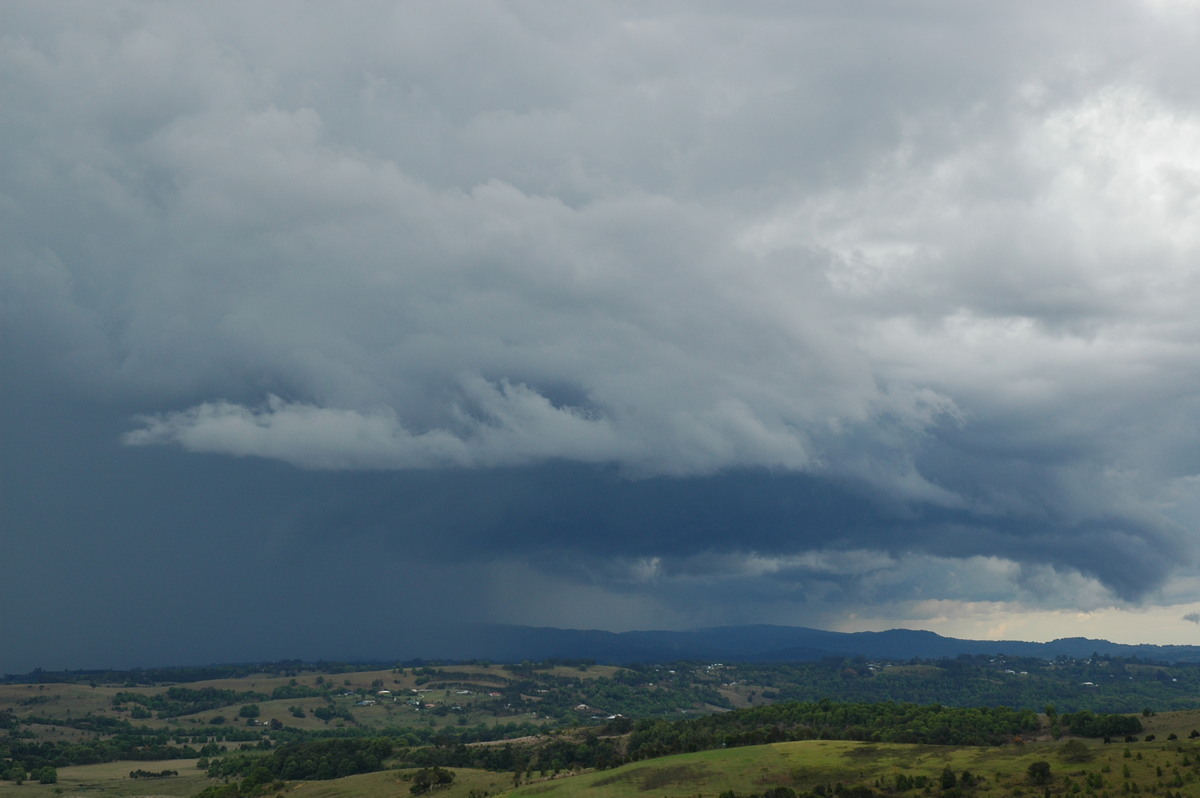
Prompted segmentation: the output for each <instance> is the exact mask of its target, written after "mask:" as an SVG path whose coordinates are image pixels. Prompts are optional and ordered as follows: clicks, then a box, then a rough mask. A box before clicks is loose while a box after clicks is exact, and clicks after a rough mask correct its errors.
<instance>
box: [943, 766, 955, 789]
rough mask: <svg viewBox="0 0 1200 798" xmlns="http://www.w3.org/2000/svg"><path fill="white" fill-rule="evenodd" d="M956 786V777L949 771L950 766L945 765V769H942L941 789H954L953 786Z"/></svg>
mask: <svg viewBox="0 0 1200 798" xmlns="http://www.w3.org/2000/svg"><path fill="white" fill-rule="evenodd" d="M956 784H958V777H957V776H955V775H954V771H953V770H951V768H950V766H949V765H946V767H945V768H943V769H942V789H943V790H951V789H954V785H956Z"/></svg>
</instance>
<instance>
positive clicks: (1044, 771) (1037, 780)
mask: <svg viewBox="0 0 1200 798" xmlns="http://www.w3.org/2000/svg"><path fill="white" fill-rule="evenodd" d="M1027 772H1028V774H1029V783H1030V784H1049V783H1050V782H1051V781H1053V780H1054V777H1053V776H1052V775H1051V774H1050V763H1049V762H1046V761H1042V760H1039V761H1037V762H1034V763H1033V764H1031V765H1030V766H1029V769H1028V771H1027Z"/></svg>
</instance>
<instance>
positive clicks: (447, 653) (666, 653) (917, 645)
mask: <svg viewBox="0 0 1200 798" xmlns="http://www.w3.org/2000/svg"><path fill="white" fill-rule="evenodd" d="M405 638H406V639H405V642H404V645H403V646H402V648H403V649H404V650H406V651H419V652H420V656H421V657H422V658H424V659H431V660H432V659H457V660H462V659H486V660H492V661H494V662H520V661H523V660H529V661H538V660H545V659H555V658H557V659H592V660H595V661H597V662H600V663H610V664H623V663H631V662H665V661H672V660H684V659H688V660H708V661H715V662H720V661H730V662H739V661H740V662H804V661H814V660H820V659H824V658H826V657H840V656H849V657H856V656H863V657H868V658H875V659H890V660H909V659H941V658H945V657H957V656H958V655H960V654H1006V655H1008V656H1026V657H1042V658H1046V659H1052V658H1054V657H1057V656H1059V655H1065V656H1068V657H1075V658H1080V659H1082V658H1086V657H1089V656H1091V655H1092V654H1093V653H1097V654H1101V655H1111V656H1117V657H1137V658H1139V659H1145V660H1154V661H1159V662H1200V646H1191V645H1177V646H1157V645H1148V644H1140V645H1126V644H1123V643H1113V642H1110V641H1108V640H1094V639H1091V638H1085V637H1067V638H1060V639H1058V640H1052V641H1050V642H1049V643H1030V642H1025V641H1021V640H959V639H956V638H953V637H943V636H942V635H939V634H935V633H934V632H925V631H916V630H911V629H891V630H888V631H886V632H827V631H823V630H820V629H808V628H804V627H799V626H768V625H753V626H720V627H713V628H708V629H695V630H691V631H684V632H670V631H643V632H602V631H597V630H580V629H554V628H547V627H533V626H510V625H503V624H466V625H462V626H458V627H449V628H447V627H444V626H443V627H439V628H438V629H436V630H434V629H429V630H410V631H409V632H408V633H406V635H405Z"/></svg>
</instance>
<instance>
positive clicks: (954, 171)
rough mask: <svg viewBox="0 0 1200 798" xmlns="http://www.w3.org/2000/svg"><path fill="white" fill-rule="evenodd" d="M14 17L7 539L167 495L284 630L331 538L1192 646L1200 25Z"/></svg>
mask: <svg viewBox="0 0 1200 798" xmlns="http://www.w3.org/2000/svg"><path fill="white" fill-rule="evenodd" d="M0 19H2V20H3V25H2V29H3V30H4V33H3V34H2V35H0V118H2V119H3V121H4V125H3V129H4V131H5V132H4V133H3V134H2V135H3V140H4V144H5V146H4V147H3V148H0V207H2V208H3V212H2V213H0V238H2V240H3V242H4V243H3V259H2V262H0V280H2V281H3V283H2V288H3V294H4V314H3V315H4V318H3V324H4V361H3V362H4V378H5V382H6V383H9V384H10V385H12V386H19V387H14V388H13V389H12V391H11V392H10V396H9V397H7V398H6V400H5V410H6V418H5V424H6V426H8V427H11V428H14V429H15V428H18V427H20V428H22V429H23V430H24V432H22V434H20V435H17V436H13V437H12V438H11V439H10V441H9V442H7V443H6V450H7V452H6V456H5V460H6V470H7V471H8V472H9V473H10V475H11V476H12V477H13V478H20V479H22V480H24V483H23V484H28V485H29V488H28V490H23V491H21V492H19V493H18V492H17V491H15V490H13V491H11V495H10V496H7V497H6V504H8V505H9V506H10V508H11V512H6V513H5V515H6V516H7V519H6V525H8V524H11V525H12V531H11V532H10V533H7V534H8V536H10V537H13V538H14V539H17V538H20V539H24V540H27V541H28V540H35V539H36V536H37V535H39V534H45V532H44V530H42V531H39V528H38V527H37V524H43V525H50V526H53V527H54V528H55V529H56V530H58V531H57V532H56V533H55V535H60V536H61V541H62V542H63V543H64V544H68V545H67V549H68V550H70V545H69V543H70V542H71V541H76V540H79V541H85V540H87V539H89V536H90V535H91V534H94V533H95V530H94V529H92V530H90V531H89V529H88V526H89V524H88V520H89V519H95V518H105V517H108V515H109V512H106V511H102V508H106V507H110V505H112V504H119V503H123V502H129V501H139V502H144V503H145V504H143V505H142V509H140V510H138V511H137V513H135V516H138V517H139V518H140V520H139V521H138V523H139V524H142V525H145V526H149V527H154V528H156V529H161V530H163V531H162V532H160V533H159V534H158V536H157V537H156V538H155V546H154V547H152V549H153V550H154V551H157V552H158V553H157V554H153V555H152V556H151V559H152V560H154V561H155V562H167V561H171V560H172V558H173V557H174V556H175V552H178V551H183V550H185V549H188V548H189V547H194V546H195V545H196V541H197V540H203V539H207V538H211V539H212V540H214V541H216V540H224V541H226V543H227V544H232V540H233V539H236V540H238V541H240V545H243V546H248V547H249V548H250V549H251V550H253V551H255V552H257V554H256V555H255V556H256V558H257V559H258V564H257V566H256V567H255V568H254V569H252V570H247V571H244V572H243V575H244V576H245V577H246V578H247V579H249V578H251V573H253V574H256V575H257V578H260V579H264V580H265V581H266V582H268V583H270V584H271V585H272V586H273V589H274V590H277V591H278V595H279V598H278V599H277V601H276V602H275V603H276V604H277V610H278V612H284V611H285V610H284V609H283V608H284V607H286V606H287V603H288V601H287V599H288V597H290V596H293V595H298V594H297V591H298V590H303V591H308V590H309V589H310V586H305V585H304V584H303V581H302V580H298V579H295V578H294V576H295V573H299V572H305V571H306V567H309V568H311V567H315V565H316V564H317V563H318V562H320V557H321V555H320V554H319V553H320V552H328V551H329V549H330V548H331V547H332V548H334V549H336V550H338V551H340V552H343V554H344V556H345V557H346V558H347V561H346V562H345V563H343V567H344V568H346V569H352V568H353V567H354V566H353V564H352V563H353V562H354V561H355V559H354V556H351V554H350V552H357V553H358V554H359V555H361V554H362V553H363V552H365V551H373V552H392V553H390V554H387V555H377V556H386V558H398V559H399V556H398V555H396V554H395V553H394V552H397V551H402V552H404V556H405V557H414V558H418V559H421V560H424V561H427V562H430V563H433V562H436V563H437V567H438V568H441V569H445V570H446V572H447V573H458V574H459V575H460V581H461V582H463V583H464V584H468V585H469V587H465V588H464V595H463V597H462V599H461V602H457V603H456V602H451V603H450V605H447V606H446V607H445V608H444V611H445V612H447V613H458V612H466V611H468V609H467V608H469V607H478V606H480V605H481V604H482V605H486V606H487V607H488V610H487V612H488V613H489V617H488V618H486V620H511V621H518V622H521V621H545V622H550V621H552V622H555V623H559V624H561V625H593V626H605V627H606V628H614V629H616V628H631V627H634V626H642V627H646V626H661V625H672V626H687V625H693V624H696V623H704V622H708V621H714V622H746V621H756V620H770V621H774V622H796V623H814V624H815V623H821V624H824V625H827V626H838V625H843V626H845V625H847V624H848V625H850V626H853V622H851V621H848V620H847V617H848V616H849V615H850V614H852V613H853V614H857V615H858V616H860V617H863V618H868V617H869V618H872V619H873V620H872V623H875V622H877V620H878V619H879V618H885V619H886V617H887V616H886V613H887V612H895V613H899V614H894V615H893V616H891V617H892V618H893V619H894V620H895V622H896V623H901V622H903V623H908V624H910V625H920V624H922V623H924V622H929V623H933V622H934V621H936V620H937V619H941V620H943V621H944V620H945V618H946V614H947V612H950V613H951V614H953V612H954V611H953V610H948V609H947V608H952V607H958V608H959V609H960V611H961V613H962V614H966V615H969V614H970V613H971V612H973V611H974V610H972V609H971V608H978V607H980V606H981V604H982V603H987V604H988V606H990V607H992V608H993V610H994V611H989V612H991V615H989V621H988V623H989V624H993V622H994V621H995V618H994V617H992V616H996V617H999V616H1002V615H1004V613H1006V612H1007V613H1009V614H1011V615H1012V616H1014V617H1017V616H1019V615H1020V614H1021V613H1022V612H1026V611H1045V612H1061V611H1071V612H1099V611H1108V610H1111V609H1113V608H1117V609H1120V610H1122V611H1128V612H1131V613H1136V612H1147V611H1151V610H1152V609H1153V608H1155V607H1161V608H1163V612H1164V613H1165V615H1164V617H1166V616H1169V617H1171V618H1173V619H1175V623H1176V626H1175V627H1174V628H1175V630H1176V632H1175V633H1176V634H1178V635H1185V634H1187V633H1188V629H1190V628H1191V627H1192V624H1188V623H1186V621H1185V622H1184V623H1179V622H1178V619H1179V618H1180V616H1181V615H1182V614H1184V613H1185V612H1186V611H1187V610H1195V609H1196V605H1197V603H1198V602H1200V587H1198V583H1200V532H1198V530H1197V521H1198V520H1200V421H1198V419H1200V354H1198V353H1200V349H1198V348H1197V345H1198V344H1200V314H1198V313H1196V312H1195V308H1196V307H1197V306H1200V269H1198V268H1197V263H1200V224H1197V220H1198V219H1200V150H1198V149H1197V147H1196V142H1197V141H1200V96H1198V95H1197V89H1196V88H1195V85H1194V80H1192V79H1191V77H1190V76H1192V75H1194V74H1197V73H1198V72H1200V55H1198V54H1197V53H1196V52H1195V48H1194V46H1193V44H1194V41H1195V39H1196V36H1197V34H1200V31H1198V30H1197V28H1198V27H1200V21H1198V20H1200V16H1198V15H1197V13H1196V9H1195V8H1194V7H1190V6H1188V5H1187V4H1175V3H1166V2H1149V1H1147V2H1122V3H1110V4H1106V5H1104V6H1103V7H1097V6H1096V5H1095V4H1093V3H1085V2H1079V3H1060V4H1056V5H1054V6H1053V7H1052V8H1041V7H1033V6H1029V7H1006V6H1000V5H996V6H984V5H971V6H964V5H963V4H961V3H950V2H924V3H907V4H903V5H897V4H894V3H874V4H872V3H865V4H855V5H854V6H852V7H850V6H843V5H837V4H827V5H823V6H822V5H817V6H814V5H811V4H806V5H799V6H798V5H793V4H777V3H760V4H750V5H749V6H747V5H746V4H727V3H700V4H696V3H662V4H655V5H653V6H650V7H646V6H644V5H642V4H624V3H608V4H599V5H593V6H585V7H571V8H567V7H562V6H559V5H558V4H553V3H521V2H514V3H490V2H478V3H463V4H439V3H427V4H402V5H396V4H387V3H355V4H351V5H349V6H346V7H338V8H332V7H330V6H327V5H323V4H316V3H313V4H299V5H297V4H290V3H289V4H283V3H280V4H272V3H266V4H253V5H244V4H231V3H212V4H204V5H197V6H187V5H171V4H166V5H164V4H140V3H130V4H125V3H109V4H104V5H103V6H93V5H73V4H56V3H49V4H47V3H7V4H5V5H4V7H3V8H2V9H0ZM64 427H66V428H71V429H75V430H77V437H76V438H74V439H71V440H68V439H67V438H65V436H63V435H62V434H60V433H59V432H58V431H56V430H61V429H62V428H64ZM72 440H73V441H74V442H73V443H72ZM35 455H36V457H35ZM30 458H34V459H37V460H39V461H45V463H44V465H43V466H29V465H28V461H29V460H30ZM55 463H57V464H58V465H57V466H56V465H55ZM68 463H69V464H70V465H69V467H68V466H67V465H66V464H68ZM113 463H118V464H120V465H119V467H114V469H113V471H112V472H111V473H112V486H111V491H110V492H108V493H104V492H97V493H95V494H94V495H92V494H87V495H86V501H85V500H82V499H73V498H72V497H73V495H74V494H75V492H76V491H77V490H78V488H79V483H78V482H76V481H73V480H72V479H69V478H68V477H67V475H69V474H72V473H75V469H82V472H89V469H97V468H103V467H105V466H104V464H110V465H111V464H113ZM167 464H169V465H167ZM166 473H170V474H174V475H175V476H171V477H169V479H171V480H178V481H177V482H172V483H171V484H175V485H179V486H183V485H187V486H188V487H187V488H186V489H185V488H183V487H180V488H179V490H183V491H185V492H195V496H199V495H204V493H205V488H204V486H205V485H211V486H214V488H215V486H216V485H220V486H222V490H223V491H225V493H223V494H222V493H217V494H214V497H213V501H214V503H216V504H218V505H221V509H220V511H219V512H212V511H211V510H209V509H206V508H205V506H204V503H203V502H201V501H199V500H197V499H195V498H193V499H192V500H189V501H187V502H183V503H182V504H180V505H178V506H172V505H171V504H170V503H168V502H159V501H155V500H154V499H153V498H152V496H153V495H155V490H154V489H153V488H152V487H149V488H148V487H147V485H150V486H153V485H154V484H156V480H163V479H168V477H166V476H164V474H166ZM189 474H190V476H189ZM234 475H236V478H235V476H234ZM35 483H36V484H35ZM55 496H57V497H58V498H59V501H60V502H61V507H59V508H58V509H57V510H56V511H54V512H50V511H49V510H47V508H46V507H45V506H44V505H38V506H35V498H34V497H38V498H37V501H42V502H44V501H53V500H52V499H51V498H50V497H55ZM235 496H236V497H240V498H237V500H236V501H233V502H232V504H233V506H230V502H229V501H228V499H229V498H230V497H235ZM210 513H211V515H210ZM118 518H122V519H125V520H122V521H118V520H117V519H118ZM35 519H37V524H34V523H33V521H34V520H35ZM127 520H128V519H127V517H126V516H123V515H121V514H119V513H118V514H116V515H114V516H112V520H111V523H112V524H113V526H114V527H116V526H120V525H122V524H123V523H125V521H127ZM218 526H219V527H220V528H217V527H218ZM172 529H174V530H175V531H174V532H172V531H171V530H172ZM233 529H237V530H238V531H237V533H236V534H234V533H233V532H232V531H231V530H233ZM106 534H110V535H112V541H113V545H112V547H111V548H110V549H109V553H108V554H107V555H105V556H107V557H111V558H112V559H113V560H114V561H115V560H117V559H119V558H120V557H119V556H118V555H119V554H120V553H122V552H124V553H126V554H128V553H130V552H132V551H136V550H140V549H139V545H138V543H137V542H136V539H135V538H134V537H131V533H130V532H128V531H127V530H126V531H122V532H116V531H110V532H108V533H106ZM231 536H232V538H231ZM29 545H32V544H29ZM68 556H73V555H68ZM192 556H194V557H196V558H197V559H196V561H195V562H196V567H195V569H194V570H192V569H189V570H188V572H187V573H186V574H185V575H182V576H181V578H182V579H183V581H184V583H189V582H190V581H192V580H201V579H202V578H203V576H202V574H203V573H205V571H206V567H205V566H206V565H207V566H212V567H215V566H216V563H217V561H216V560H215V559H213V555H211V554H205V553H204V548H203V547H201V548H200V551H199V552H197V553H194V554H193V555H192ZM355 556H357V555H355ZM389 561H390V559H389ZM285 573H286V574H289V576H287V577H285V576H284V574H285ZM538 580H540V582H539V581H538ZM33 581H34V580H33V578H32V577H30V584H32V583H33ZM436 581H437V580H436V578H432V577H431V578H430V579H415V580H414V581H413V583H412V584H411V585H409V586H408V587H407V588H406V587H403V586H394V587H390V588H388V589H387V590H386V591H385V594H386V595H384V596H379V597H377V598H378V599H379V600H387V601H396V602H404V601H415V600H416V597H417V596H418V595H420V591H421V590H422V589H424V587H425V586H426V585H427V584H435V583H436ZM531 583H538V584H540V585H542V587H541V591H542V595H541V598H540V599H538V600H531V598H530V597H529V596H528V595H521V591H519V590H518V589H517V588H516V586H517V585H527V584H531ZM23 584H24V583H23ZM358 590H360V588H358V587H356V581H355V580H354V579H352V578H350V577H349V576H346V575H345V574H343V575H342V576H340V577H338V578H337V579H334V580H333V583H332V584H331V585H330V589H329V590H328V591H326V601H327V602H328V604H329V607H330V608H331V609H330V611H329V612H330V617H332V616H334V615H336V614H337V613H336V612H335V611H334V610H333V609H332V608H333V607H338V606H345V607H350V606H353V605H354V604H355V603H356V602H358V601H360V600H361V599H362V596H361V595H360V594H359V593H358ZM89 591H91V592H93V593H94V594H95V595H98V596H103V595H107V594H108V591H109V588H108V587H107V585H106V583H105V581H104V580H103V579H101V580H98V581H97V582H96V583H95V584H94V585H93V586H92V587H91V588H89ZM80 595H83V594H82V593H81V594H80ZM113 595H114V599H113V601H114V602H115V603H117V604H120V605H122V606H125V605H128V604H129V601H128V600H125V599H118V598H115V596H117V593H116V592H115V591H114V592H113ZM548 595H553V596H554V597H555V599H556V601H554V602H549V603H548V602H546V601H545V598H546V596H548ZM4 598H5V602H6V604H8V603H9V602H13V606H14V607H15V606H17V605H18V604H20V603H21V600H20V598H19V597H18V595H17V588H15V587H13V588H10V589H9V592H8V594H7V595H5V596H4ZM930 602H933V603H932V604H930ZM548 604H550V605H554V606H556V607H558V608H560V609H561V613H560V615H558V616H555V617H552V618H547V617H544V616H543V615H539V614H538V613H539V612H545V611H546V610H545V607H546V606H547V605H548ZM130 606H131V605H130ZM597 607H600V608H603V609H602V610H596V609H595V608H597ZM931 607H935V609H930V608H931ZM888 608H891V609H888ZM895 608H900V609H899V610H896V609H895ZM995 608H1000V609H999V610H996V609H995ZM1005 608H1007V609H1005ZM1181 608H1182V609H1181ZM129 611H130V612H133V614H134V615H135V616H136V614H137V613H136V611H133V610H129ZM189 612H192V611H189ZM572 612H574V613H576V614H574V615H572ZM904 613H908V614H907V615H905V614H904ZM194 614H195V615H196V617H197V618H198V619H199V618H201V615H200V614H198V611H196V612H195V613H194ZM6 615H8V613H7V612H6ZM11 617H13V618H17V617H20V618H21V620H20V621H14V625H15V626H16V627H17V628H19V629H20V630H22V634H23V635H24V636H23V637H22V638H21V639H24V640H27V641H30V645H32V644H33V641H34V640H35V639H36V633H35V631H34V630H36V629H37V628H38V626H39V621H38V619H39V618H40V617H42V615H41V614H40V611H38V610H37V609H36V608H34V607H32V606H29V607H27V608H26V609H24V610H22V611H21V612H20V613H16V612H14V613H13V614H12V616H11ZM1189 617H1194V616H1189ZM114 623H115V622H114ZM1185 627H1186V628H1185ZM943 628H945V629H948V630H959V629H961V628H963V627H951V626H946V627H943ZM1062 631H1063V633H1068V632H1069V628H1064V629H1063V630H1062ZM1164 642H1166V641H1164ZM1175 642H1188V641H1185V640H1176V641H1175ZM275 645H276V646H277V647H280V646H284V645H285V641H283V640H282V638H281V639H280V640H279V641H276V643H275ZM287 645H293V643H292V642H287ZM294 645H296V646H298V647H302V643H300V642H295V643H294ZM96 651H97V652H98V653H96V654H95V656H119V654H116V653H110V652H109V649H96ZM114 651H116V649H114ZM297 653H299V654H301V655H303V654H304V653H305V652H303V651H299V652H297ZM47 656H50V655H47ZM180 656H184V655H183V654H181V655H180ZM188 656H190V654H189V655H188ZM231 656H233V654H231ZM75 664H76V665H79V664H91V663H75Z"/></svg>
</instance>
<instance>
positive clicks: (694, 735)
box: [627, 701, 1039, 760]
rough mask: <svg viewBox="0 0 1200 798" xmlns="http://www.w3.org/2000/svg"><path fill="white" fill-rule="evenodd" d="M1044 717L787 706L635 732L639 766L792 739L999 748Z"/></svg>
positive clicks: (632, 754) (642, 724)
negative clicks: (643, 761)
mask: <svg viewBox="0 0 1200 798" xmlns="http://www.w3.org/2000/svg"><path fill="white" fill-rule="evenodd" d="M1038 724H1039V721H1038V716H1037V714H1036V713H1035V712H1033V711H1031V710H1016V709H1011V708H1009V707H983V708H970V709H962V708H953V707H944V706H940V705H936V704H935V705H930V706H917V705H915V704H893V703H883V704H837V703H834V702H831V701H820V702H817V703H811V702H809V703H782V704H774V705H771V706H766V707H756V708H753V709H741V710H736V711H733V712H726V713H723V714H719V715H710V716H707V717H703V718H694V719H690V720H681V721H674V722H670V721H664V720H642V721H638V723H636V724H635V725H634V728H633V733H632V734H631V735H630V738H629V745H628V749H627V756H628V758H629V759H631V760H637V759H650V758H653V757H659V756H665V755H667V754H676V753H685V752H688V751H704V750H709V749H713V748H725V747H734V746H741V745H760V744H763V743H774V742H784V741H789V740H812V739H825V740H860V741H871V742H897V743H927V744H935V745H999V744H1002V743H1005V742H1008V741H1010V740H1012V739H1013V737H1016V736H1019V735H1021V734H1026V733H1028V732H1031V731H1036V730H1037V728H1038Z"/></svg>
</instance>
